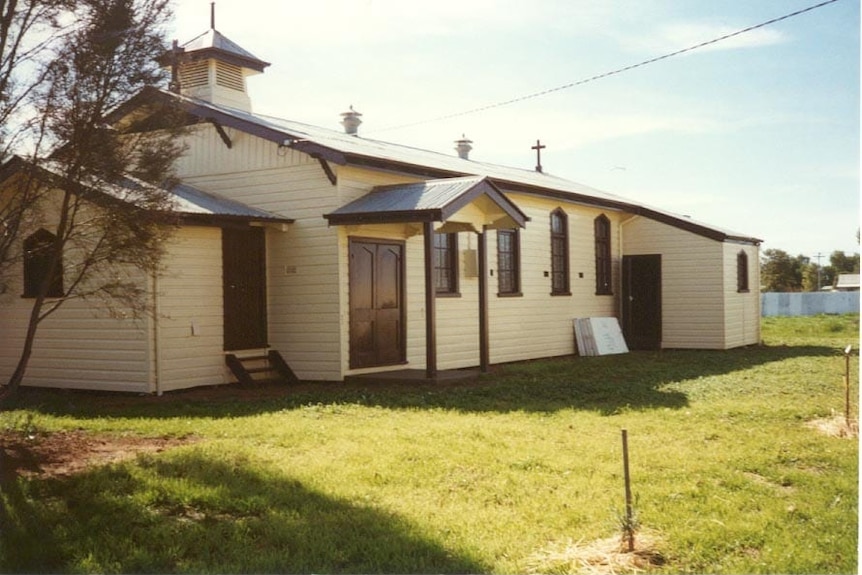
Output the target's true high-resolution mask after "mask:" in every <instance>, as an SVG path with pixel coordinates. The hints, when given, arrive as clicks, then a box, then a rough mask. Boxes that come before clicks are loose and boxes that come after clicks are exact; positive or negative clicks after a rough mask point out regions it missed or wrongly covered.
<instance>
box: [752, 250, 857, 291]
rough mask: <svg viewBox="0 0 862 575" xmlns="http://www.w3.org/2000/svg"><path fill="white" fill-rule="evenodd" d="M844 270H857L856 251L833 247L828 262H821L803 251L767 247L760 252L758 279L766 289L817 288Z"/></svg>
mask: <svg viewBox="0 0 862 575" xmlns="http://www.w3.org/2000/svg"><path fill="white" fill-rule="evenodd" d="M844 273H859V254H858V253H856V254H853V255H847V254H846V253H844V252H843V251H838V250H836V251H833V252H832V254H831V255H830V256H829V265H826V266H821V265H820V264H819V263H817V262H814V261H812V260H811V258H808V257H806V256H804V255H798V256H796V257H792V256H791V255H790V254H788V253H787V252H785V251H783V250H779V249H769V250H765V251H764V252H763V256H762V258H761V264H760V277H761V283H762V286H763V290H764V291H768V292H797V291H817V290H818V289H822V288H824V287H829V286H834V285H835V282H837V281H838V276H839V275H840V274H844Z"/></svg>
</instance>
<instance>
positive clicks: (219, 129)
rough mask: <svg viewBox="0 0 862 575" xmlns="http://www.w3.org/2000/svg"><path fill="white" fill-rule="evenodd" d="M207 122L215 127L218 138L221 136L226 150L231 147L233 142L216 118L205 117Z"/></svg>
mask: <svg viewBox="0 0 862 575" xmlns="http://www.w3.org/2000/svg"><path fill="white" fill-rule="evenodd" d="M207 122H209V123H210V124H212V125H213V126H214V127H215V129H216V132H218V135H219V138H221V141H222V142H224V145H225V146H227V148H228V150H230V149H231V148H233V142H231V141H230V136H228V135H227V132H225V130H224V128H223V127H222V125H221V124H219V122H218V120H216V119H215V118H207Z"/></svg>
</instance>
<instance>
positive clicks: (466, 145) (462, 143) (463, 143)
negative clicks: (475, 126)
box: [455, 134, 473, 160]
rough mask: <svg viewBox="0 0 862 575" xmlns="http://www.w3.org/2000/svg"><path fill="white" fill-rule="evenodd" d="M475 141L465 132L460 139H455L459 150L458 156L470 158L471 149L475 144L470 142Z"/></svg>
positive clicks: (456, 147)
mask: <svg viewBox="0 0 862 575" xmlns="http://www.w3.org/2000/svg"><path fill="white" fill-rule="evenodd" d="M472 143H473V140H470V139H468V138H467V136H465V135H464V134H461V139H460V140H455V150H456V151H457V152H458V157H459V158H461V159H462V160H469V159H470V150H472V149H473V146H471V145H470V144H472Z"/></svg>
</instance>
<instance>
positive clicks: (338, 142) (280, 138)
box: [158, 90, 762, 244]
mask: <svg viewBox="0 0 862 575" xmlns="http://www.w3.org/2000/svg"><path fill="white" fill-rule="evenodd" d="M158 92H159V93H160V94H161V95H162V96H163V97H170V98H177V99H179V100H181V101H182V102H183V103H184V104H185V105H186V106H187V108H188V109H189V111H190V112H191V113H192V114H196V115H199V116H200V117H203V118H208V119H213V120H215V121H217V122H219V123H221V124H223V125H225V126H230V127H233V128H236V129H238V130H242V131H245V132H247V133H251V134H254V135H257V136H259V137H261V138H265V139H268V140H270V141H273V142H276V143H278V144H284V145H288V146H290V147H292V148H295V149H297V150H300V151H302V152H306V153H308V154H310V155H311V156H313V157H316V158H319V159H323V160H326V161H331V162H334V163H336V164H355V165H363V166H367V167H371V168H379V169H388V170H394V171H403V172H405V173H411V174H416V175H420V176H424V177H428V178H435V179H437V178H447V177H459V176H471V175H472V176H484V177H488V178H490V179H491V181H493V183H494V184H495V185H496V186H498V187H499V188H500V189H501V190H503V191H505V192H518V193H527V194H535V195H541V196H545V197H552V198H558V199H560V200H564V201H569V202H576V203H582V204H587V205H593V206H597V207H601V208H605V209H615V210H623V211H626V212H629V213H632V214H638V215H642V216H645V217H648V218H651V219H655V220H658V221H661V222H663V223H666V224H668V225H672V226H675V227H679V228H681V229H684V230H687V231H690V232H693V233H696V234H699V235H703V236H706V237H710V238H712V239H716V240H719V241H725V240H733V241H741V242H747V243H754V244H760V243H761V241H762V240H760V239H758V238H756V237H753V236H750V235H747V234H742V233H738V232H733V231H730V230H725V229H722V228H719V227H716V226H713V225H710V224H706V223H703V222H698V221H696V220H692V219H691V218H688V217H686V216H684V215H680V214H675V213H673V212H670V211H667V210H663V209H660V208H655V207H652V206H648V205H645V204H642V203H637V202H633V201H631V200H628V199H626V198H623V197H622V196H618V195H616V194H611V193H608V192H605V191H602V190H598V189H596V188H592V187H589V186H586V185H583V184H580V183H577V182H573V181H570V180H566V179H564V178H560V177H557V176H554V175H552V174H549V173H547V172H537V171H534V170H527V169H521V168H513V167H509V166H501V165H497V164H490V163H485V162H478V161H475V160H469V159H463V158H460V157H458V156H457V155H454V154H452V155H447V154H441V153H439V152H433V151H429V150H422V149H419V148H413V147H410V146H403V145H399V144H393V143H390V142H385V141H381V140H375V139H370V138H364V137H361V136H354V135H349V134H345V133H344V132H341V131H338V130H330V129H326V128H321V127H318V126H313V125H310V124H304V123H302V122H295V121H292V120H286V119H283V118H276V117H272V116H265V115H260V114H253V113H251V112H246V111H242V110H237V109H234V108H230V107H227V106H220V105H217V104H212V103H210V102H206V101H203V100H199V99H196V98H189V97H187V96H180V95H177V94H173V93H171V92H168V91H165V90H159V91H158Z"/></svg>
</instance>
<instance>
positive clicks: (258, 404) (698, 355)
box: [0, 315, 859, 573]
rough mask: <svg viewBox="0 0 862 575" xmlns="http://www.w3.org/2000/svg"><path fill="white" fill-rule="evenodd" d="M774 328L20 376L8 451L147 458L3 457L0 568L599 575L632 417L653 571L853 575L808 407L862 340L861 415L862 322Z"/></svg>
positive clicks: (854, 491)
mask: <svg viewBox="0 0 862 575" xmlns="http://www.w3.org/2000/svg"><path fill="white" fill-rule="evenodd" d="M763 336H764V340H765V343H766V345H764V346H759V347H753V348H745V349H737V350H731V351H726V352H715V351H664V352H661V353H653V352H634V353H630V354H627V355H622V356H611V357H591V358H561V359H555V360H548V361H536V362H528V363H521V364H513V365H506V366H499V367H497V368H496V369H495V371H494V373H493V374H490V375H488V376H485V377H483V378H482V379H481V380H480V381H478V382H473V383H465V384H462V385H447V386H445V387H435V386H433V385H421V386H416V385H411V386H409V387H404V388H398V387H397V384H393V385H392V386H390V387H386V388H384V387H367V388H360V387H352V388H350V387H347V386H344V385H336V384H320V385H317V386H303V387H301V388H300V389H290V388H284V390H283V391H281V390H279V391H278V392H277V393H273V392H272V390H269V391H268V392H267V393H265V394H262V395H261V396H260V397H251V398H249V394H248V393H246V394H244V395H243V396H241V397H238V396H233V395H231V394H230V393H229V390H228V392H226V393H224V394H221V395H220V394H218V393H215V394H210V395H207V396H201V395H198V394H195V393H194V392H190V393H175V394H167V395H165V396H164V397H161V398H155V397H129V396H120V397H118V396H117V395H105V394H92V393H75V392H59V391H57V392H51V391H44V390H43V391H37V390H26V391H25V392H24V393H23V394H22V395H21V397H20V398H19V399H18V400H17V403H16V404H15V405H14V406H12V408H11V409H8V410H7V411H5V412H3V413H0V433H2V434H3V436H4V437H5V438H6V439H7V440H10V441H11V440H12V439H16V438H17V443H16V444H15V445H16V448H15V449H16V452H15V453H14V454H13V453H12V452H11V448H8V447H7V449H6V450H5V452H4V453H3V455H4V459H6V460H9V458H11V457H12V456H13V455H16V456H20V457H24V460H26V457H25V456H26V453H23V454H22V452H21V450H24V451H26V450H27V449H28V448H31V449H32V450H34V451H36V450H38V448H39V447H40V446H45V447H47V446H48V445H50V444H51V441H52V438H58V437H66V438H67V439H69V438H76V439H77V440H79V441H85V442H89V443H88V444H89V445H90V447H91V448H95V447H98V446H99V445H100V442H101V444H105V445H107V444H111V443H112V442H115V443H122V445H125V446H127V451H128V453H131V454H132V455H131V457H127V458H125V459H119V460H116V461H113V462H111V461H107V462H106V461H104V460H103V461H102V463H99V464H95V465H89V466H86V467H83V466H80V467H79V468H74V469H71V470H66V471H67V472H65V473H30V474H27V473H21V474H17V475H12V474H9V473H7V474H5V475H3V474H0V475H3V477H4V479H3V480H2V482H0V497H2V507H0V537H2V541H0V571H2V572H87V573H89V572H123V573H129V572H148V573H151V572H221V573H225V572H244V573H249V572H317V573H329V572H351V573H353V572H370V573H395V572H398V573H406V572H410V573H415V572H426V573H432V572H433V573H453V572H458V573H463V572H487V573H491V572H493V573H523V572H549V573H565V572H573V571H578V570H583V569H586V567H585V566H583V565H581V564H579V563H578V562H577V560H578V558H579V557H581V555H580V553H581V550H582V549H583V548H588V547H589V546H590V545H591V544H592V543H593V542H596V541H600V540H603V539H606V538H611V537H618V536H619V534H620V530H621V517H622V512H623V509H624V503H625V501H624V485H623V477H622V476H623V464H622V446H621V440H620V431H621V429H627V430H628V443H629V451H630V466H631V475H632V490H633V492H634V495H635V511H636V513H637V520H638V523H639V525H640V527H641V531H640V532H639V534H638V537H639V538H641V539H642V540H647V539H648V540H649V541H650V547H651V550H652V551H653V552H654V553H653V557H660V558H661V561H655V563H654V564H652V565H647V566H645V567H644V569H646V570H647V571H655V572H667V573H678V572H698V573H702V572H709V573H779V572H780V573H856V572H857V559H858V557H857V540H858V442H857V440H856V438H854V437H851V438H848V437H838V436H831V435H829V434H827V433H825V432H824V431H823V430H822V429H819V428H815V427H812V426H810V425H809V423H810V422H812V421H814V420H818V419H827V418H832V417H833V416H834V415H836V414H838V415H841V414H843V412H844V383H843V375H844V366H845V360H844V356H843V349H844V347H845V346H846V345H848V344H851V343H852V344H853V346H854V351H853V356H852V358H851V377H850V381H851V383H852V398H853V417H854V419H855V418H856V414H857V413H858V412H857V410H858V403H857V401H856V400H857V398H858V385H857V384H858V381H859V371H858V365H859V364H858V344H859V318H858V315H854V316H822V317H815V318H766V319H764V320H763ZM840 419H841V418H839V420H840ZM156 438H157V439H158V441H159V442H161V443H159V444H158V445H159V447H158V449H159V450H158V451H157V450H154V449H149V450H137V449H135V445H139V444H144V443H146V442H147V441H149V440H150V439H153V440H155V439H156ZM6 445H7V446H8V445H11V443H9V442H8V441H7V444H6ZM22 446H23V447H22ZM28 446H29V447H28ZM94 446H95V447H94ZM34 465H35V464H34ZM22 471H27V469H23V470H22ZM31 471H32V470H31ZM37 471H38V470H37ZM43 471H44V470H43ZM593 568H594V569H595V570H596V571H601V569H602V567H601V566H599V565H594V566H593ZM624 570H625V569H624V568H623V569H617V571H618V572H619V571H624Z"/></svg>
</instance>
